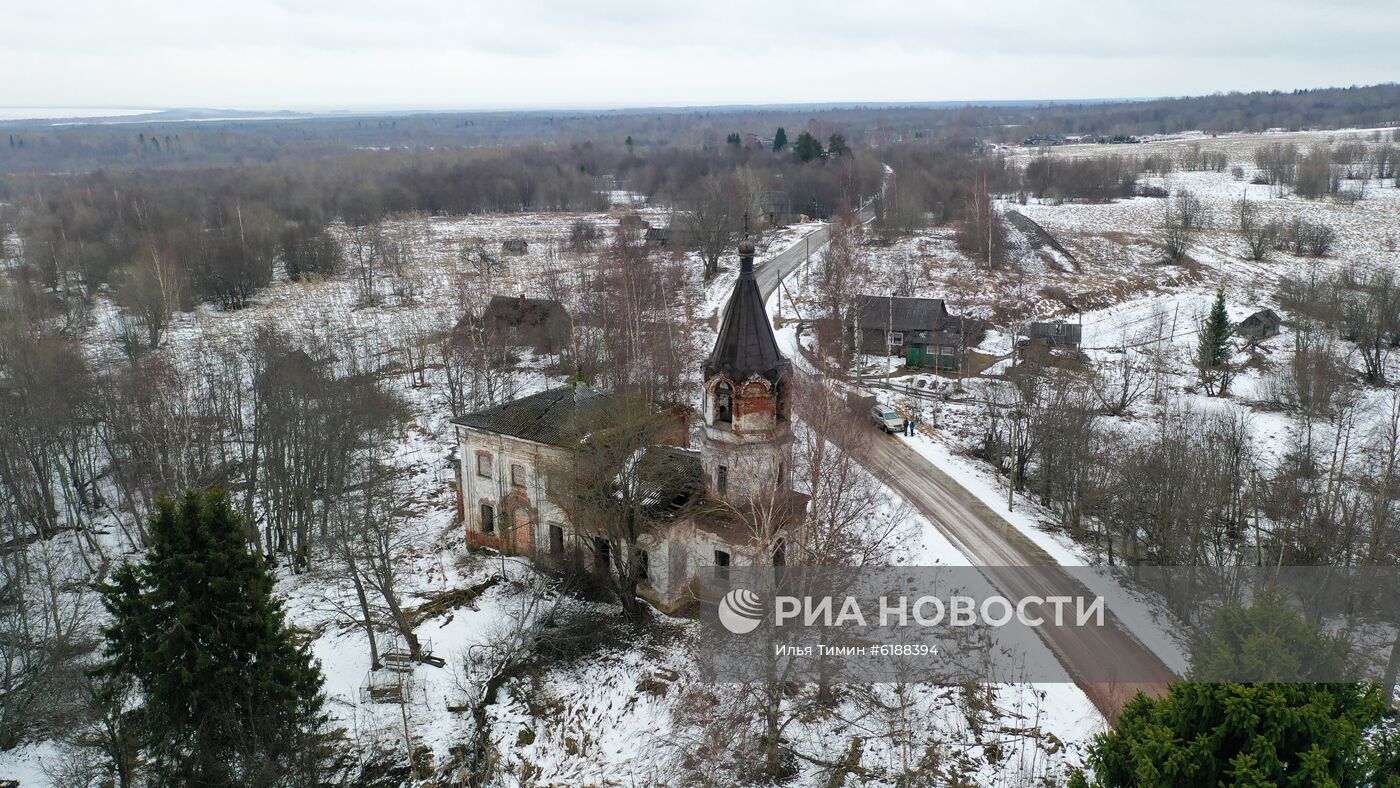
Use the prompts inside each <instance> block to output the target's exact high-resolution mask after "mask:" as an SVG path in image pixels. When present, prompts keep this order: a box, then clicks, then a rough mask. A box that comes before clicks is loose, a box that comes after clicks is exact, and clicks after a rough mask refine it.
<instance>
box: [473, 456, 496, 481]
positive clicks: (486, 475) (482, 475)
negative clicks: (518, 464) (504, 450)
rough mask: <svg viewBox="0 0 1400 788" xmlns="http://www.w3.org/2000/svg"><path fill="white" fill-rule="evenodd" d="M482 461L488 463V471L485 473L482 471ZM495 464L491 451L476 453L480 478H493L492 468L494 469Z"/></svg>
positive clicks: (477, 471) (477, 470) (477, 472)
mask: <svg viewBox="0 0 1400 788" xmlns="http://www.w3.org/2000/svg"><path fill="white" fill-rule="evenodd" d="M482 462H485V463H486V472H485V473H482V472H481V465H482ZM494 464H495V463H494V461H493V460H492V458H491V452H489V451H479V452H477V453H476V475H477V476H478V477H479V478H482V479H489V478H491V470H492V468H493V466H494Z"/></svg>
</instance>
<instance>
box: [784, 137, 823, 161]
mask: <svg viewBox="0 0 1400 788" xmlns="http://www.w3.org/2000/svg"><path fill="white" fill-rule="evenodd" d="M792 151H793V153H796V154H797V158H798V159H799V160H801V161H803V162H809V161H812V160H813V159H820V158H822V157H823V156H825V155H826V153H825V151H823V150H822V144H821V143H820V142H818V141H817V138H816V137H813V136H812V134H811V132H808V131H804V132H802V133H801V134H799V135H797V143H796V144H794V145H793V146H792Z"/></svg>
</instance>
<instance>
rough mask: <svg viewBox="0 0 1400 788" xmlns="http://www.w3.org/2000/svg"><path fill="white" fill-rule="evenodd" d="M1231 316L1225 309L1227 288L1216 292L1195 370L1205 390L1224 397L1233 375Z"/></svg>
mask: <svg viewBox="0 0 1400 788" xmlns="http://www.w3.org/2000/svg"><path fill="white" fill-rule="evenodd" d="M1233 330H1234V328H1233V327H1232V326H1231V325H1230V315H1229V313H1228V312H1226V311H1225V291H1224V290H1216V291H1215V301H1214V303H1212V304H1211V307H1210V312H1209V313H1207V314H1206V316H1205V318H1204V319H1203V320H1202V321H1201V331H1200V339H1199V340H1198V342H1197V345H1196V370H1197V372H1199V374H1200V379H1201V385H1202V386H1204V387H1205V390H1206V393H1207V394H1209V395H1211V396H1212V397H1214V396H1224V395H1225V394H1226V392H1227V391H1228V390H1229V388H1230V379H1231V378H1232V377H1233V374H1232V372H1231V370H1230V354H1231V352H1232V351H1233V349H1234V348H1233V347H1232V346H1231V344H1230V334H1231V332H1233Z"/></svg>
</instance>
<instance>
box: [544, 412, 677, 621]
mask: <svg viewBox="0 0 1400 788" xmlns="http://www.w3.org/2000/svg"><path fill="white" fill-rule="evenodd" d="M678 428H679V427H678V422H677V420H676V419H675V418H674V416H673V415H672V414H669V413H667V412H664V411H659V410H658V409H657V408H656V406H654V405H653V404H652V403H650V402H648V401H647V400H646V399H643V398H642V397H639V396H636V395H634V394H619V395H616V396H613V397H608V398H599V399H597V400H595V401H594V403H593V404H591V405H588V406H584V407H580V408H578V409H576V410H575V413H574V416H573V417H572V419H571V421H570V423H569V424H568V425H566V426H565V430H564V431H565V436H566V443H567V447H568V449H569V453H568V457H569V459H568V460H567V461H566V462H565V463H564V464H563V465H562V466H560V467H556V468H551V469H548V470H547V472H548V473H549V474H550V480H549V483H548V484H547V485H546V494H547V495H548V496H549V499H550V501H552V502H553V503H554V504H555V505H556V506H558V507H559V509H560V510H561V511H563V512H564V513H565V515H567V517H568V520H569V522H570V523H571V524H572V525H573V527H574V528H575V529H576V530H577V532H578V533H579V534H580V535H581V536H582V538H583V539H585V540H589V543H588V545H587V546H588V547H589V548H590V550H589V552H591V559H592V561H591V563H592V565H593V571H594V572H595V573H596V575H598V576H599V579H600V580H603V581H604V582H606V583H607V585H608V587H609V588H610V589H611V590H612V592H613V594H614V595H615V596H616V598H617V602H618V604H620V605H621V606H622V610H623V613H624V615H626V616H627V618H628V619H629V620H631V621H640V620H641V619H642V617H643V613H644V608H643V605H642V603H641V602H640V601H638V599H637V586H638V585H639V584H640V583H641V582H642V581H644V580H646V579H647V574H648V569H649V560H648V556H647V553H646V552H645V548H644V547H643V542H644V540H645V539H646V537H647V536H648V535H649V534H651V533H653V532H654V531H655V529H656V528H658V527H661V526H663V525H664V524H665V523H666V522H667V521H668V520H670V519H671V518H673V517H675V516H676V514H677V513H678V512H679V511H680V509H681V508H682V507H683V506H685V505H686V504H687V502H688V501H689V500H690V498H691V496H692V495H693V494H694V493H695V492H696V490H695V487H694V485H695V484H696V483H697V482H698V478H697V476H696V472H695V469H694V467H693V465H692V463H691V458H689V457H687V456H685V455H683V454H681V453H679V452H678V451H676V450H674V449H672V448H671V447H670V444H672V443H674V438H675V435H676V431H677V429H678Z"/></svg>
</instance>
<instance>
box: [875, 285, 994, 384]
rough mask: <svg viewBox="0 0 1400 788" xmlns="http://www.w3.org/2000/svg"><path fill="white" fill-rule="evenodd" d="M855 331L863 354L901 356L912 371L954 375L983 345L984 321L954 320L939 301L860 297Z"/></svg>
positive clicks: (932, 299)
mask: <svg viewBox="0 0 1400 788" xmlns="http://www.w3.org/2000/svg"><path fill="white" fill-rule="evenodd" d="M853 317H854V319H853V320H852V325H851V330H852V331H853V332H854V333H855V337H856V342H857V346H858V347H859V348H860V350H861V352H864V353H872V354H880V355H883V354H885V353H888V354H889V355H892V356H894V355H897V356H903V357H904V359H905V363H907V364H908V365H909V366H911V367H930V368H933V369H938V370H944V371H953V370H956V369H958V368H959V367H960V366H961V365H962V360H963V356H964V354H965V353H966V351H967V349H968V348H971V347H975V346H976V345H977V344H978V343H979V342H981V341H982V336H983V334H984V333H985V332H986V328H985V326H984V324H983V323H982V321H980V320H977V319H974V318H969V317H964V316H959V315H953V314H951V313H949V312H948V307H947V305H945V304H944V302H943V299H941V298H904V297H892V296H872V295H863V296H859V298H858V300H857V302H856V308H855V309H854V310H853Z"/></svg>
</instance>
